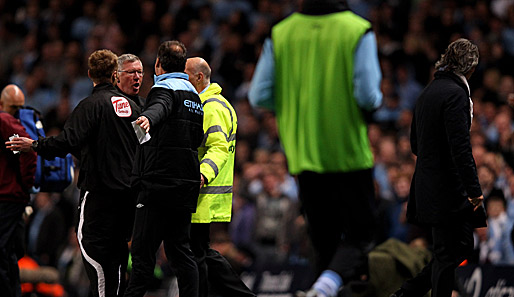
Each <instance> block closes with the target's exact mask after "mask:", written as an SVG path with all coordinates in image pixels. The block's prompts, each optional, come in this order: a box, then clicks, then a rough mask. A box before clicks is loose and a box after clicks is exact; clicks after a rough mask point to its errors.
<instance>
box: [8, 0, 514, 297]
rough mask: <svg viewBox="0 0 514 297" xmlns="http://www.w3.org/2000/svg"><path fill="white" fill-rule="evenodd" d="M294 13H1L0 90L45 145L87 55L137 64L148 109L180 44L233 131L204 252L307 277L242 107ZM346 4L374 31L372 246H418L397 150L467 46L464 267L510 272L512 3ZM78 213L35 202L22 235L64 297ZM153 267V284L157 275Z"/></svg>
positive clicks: (244, 9) (20, 9)
mask: <svg viewBox="0 0 514 297" xmlns="http://www.w3.org/2000/svg"><path fill="white" fill-rule="evenodd" d="M296 2H297V1H295V0H281V1H271V0H251V1H244V0H219V1H209V0H176V1H171V0H169V1H152V0H140V1H122V0H103V1H100V0H98V1H95V0H86V1H79V0H23V1H7V0H0V53H1V55H0V83H1V85H2V86H5V85H7V84H10V83H13V84H16V85H18V86H19V87H20V88H21V89H22V90H23V92H24V93H25V96H26V104H27V105H29V106H32V107H35V108H37V109H38V110H40V111H41V112H42V114H43V119H44V124H45V127H46V129H47V135H55V134H56V133H57V132H58V131H60V130H61V129H62V128H63V125H64V122H65V120H66V119H67V117H68V116H69V114H70V112H71V110H72V109H73V108H74V107H75V106H76V105H77V104H78V102H79V101H80V100H81V99H83V98H85V97H87V96H88V95H89V94H90V93H91V90H92V88H93V85H92V84H91V82H90V81H89V79H88V77H87V57H88V56H89V55H90V54H91V53H92V52H93V51H95V50H97V49H101V48H106V49H110V50H112V51H113V52H114V53H116V54H117V55H121V54H124V53H132V54H135V55H137V56H139V57H140V58H141V60H142V62H143V65H144V70H145V73H144V77H143V82H142V85H141V91H140V95H141V96H143V97H146V95H147V94H148V92H149V90H150V87H151V86H152V84H153V65H154V62H155V54H156V51H157V47H158V46H159V44H160V43H161V42H162V41H164V40H171V39H177V40H180V41H181V42H183V43H184V44H185V46H186V47H187V49H188V54H189V56H191V57H193V56H199V57H203V58H204V59H205V60H206V61H208V62H209V64H210V65H211V68H212V81H213V82H218V83H220V85H221V86H223V95H224V97H226V98H227V99H228V100H229V101H230V102H231V103H232V105H233V106H234V107H235V109H236V112H237V116H238V119H239V122H238V125H239V129H238V130H239V131H238V133H237V143H236V161H235V173H234V174H235V179H234V200H233V217H232V222H231V223H230V224H228V225H226V224H219V225H215V224H214V225H213V228H211V234H212V237H211V238H212V246H213V248H215V249H218V250H219V251H220V252H222V253H223V254H224V255H225V256H226V257H227V258H229V259H230V260H231V263H232V264H233V267H234V268H236V269H237V270H238V271H240V272H242V271H252V269H256V268H258V267H263V266H265V265H267V263H277V262H278V263H292V262H295V263H299V262H302V261H303V263H305V262H308V259H309V243H308V240H307V237H306V232H305V222H304V220H303V218H302V216H301V209H300V207H299V203H298V189H297V186H296V183H295V180H294V178H293V177H292V176H290V175H289V174H288V171H287V162H286V159H285V156H284V153H283V151H282V149H281V145H280V142H279V139H278V133H277V127H276V122H275V117H274V114H273V113H271V112H269V111H265V110H257V109H253V108H252V107H251V106H250V104H249V103H248V99H247V91H248V88H249V85H250V82H251V79H252V74H253V71H254V68H255V65H256V62H257V59H258V58H259V54H260V50H261V47H262V44H263V41H264V39H265V38H266V37H267V36H268V35H269V33H270V28H271V26H272V25H274V24H276V23H277V22H278V21H280V20H282V19H283V18H284V17H286V16H287V15H289V14H290V13H292V12H294V11H295V10H296V8H297V3H296ZM348 3H349V6H350V8H351V9H352V10H353V11H355V12H356V13H358V14H359V15H361V16H363V17H365V18H366V19H368V20H370V22H371V23H372V25H373V30H374V32H375V34H376V36H377V44H378V51H379V59H380V66H381V70H382V84H381V89H382V92H383V95H384V103H383V105H382V106H381V107H380V108H379V109H378V110H377V111H376V112H375V113H374V114H372V115H370V118H369V122H370V123H369V139H370V142H371V145H372V149H373V152H374V156H375V168H374V177H375V182H376V213H377V215H378V217H379V218H380V224H379V226H380V232H379V234H378V235H377V243H381V242H384V241H385V240H387V239H388V238H396V239H398V240H401V241H403V242H406V243H416V244H420V243H421V245H424V246H426V247H428V246H429V245H428V244H429V242H430V238H429V236H428V235H427V233H426V232H425V231H424V230H423V229H421V228H419V227H416V226H413V225H410V224H408V223H407V222H406V220H405V210H406V201H407V199H408V196H409V187H410V182H411V178H412V174H413V172H414V164H415V162H414V161H415V156H414V155H413V154H412V153H411V150H410V143H409V133H410V123H411V119H412V110H413V108H414V105H415V102H416V99H417V97H418V95H419V94H420V92H421V91H422V89H423V88H424V86H425V85H426V84H427V83H428V82H429V81H430V80H431V78H432V74H433V72H434V63H435V61H436V60H437V59H438V58H439V55H440V54H441V53H442V52H443V51H444V49H445V47H446V46H447V44H449V43H450V42H451V41H453V40H455V39H457V38H459V37H465V38H468V39H470V40H472V41H473V42H474V43H475V44H477V45H478V47H479V51H480V62H479V64H478V67H477V69H476V71H475V74H474V75H473V77H472V78H471V80H470V87H471V93H472V96H471V97H472V99H473V111H474V116H473V125H472V131H471V135H472V138H471V142H472V147H473V155H474V157H475V160H476V163H477V164H476V165H477V170H478V175H479V179H480V183H481V186H482V191H483V193H484V197H485V206H486V209H487V215H488V225H489V227H488V228H487V229H477V230H476V242H477V244H476V246H477V247H478V248H477V251H476V258H475V259H470V260H471V261H475V262H476V263H491V264H510V265H514V248H513V247H512V239H511V236H512V235H511V232H512V227H513V223H514V121H513V116H514V115H513V110H512V107H510V106H509V104H508V96H509V94H513V93H514V72H513V69H514V1H500V0H492V1H481V0H477V1H473V0H470V1H464V0H451V1H434V0H419V1H406V0H397V1H391V0H389V1H387V0H386V1H378V0H369V1H359V0H349V1H348ZM78 166H80V164H78ZM320 195H322V191H320ZM78 199H79V198H78V190H77V189H76V188H75V187H70V188H68V189H67V190H66V191H65V192H63V193H39V194H37V195H35V197H34V200H33V203H32V207H33V209H34V214H33V215H32V216H31V217H29V218H28V226H27V237H26V238H27V253H28V255H29V256H30V257H32V258H33V259H35V260H36V261H37V262H38V264H39V265H45V266H46V265H47V266H54V267H56V268H57V269H58V270H59V271H60V277H61V282H60V283H61V284H62V285H63V286H64V288H65V290H66V292H67V293H68V294H69V296H87V286H88V282H87V277H86V275H85V272H84V271H83V270H82V269H83V268H81V265H82V261H81V259H80V250H79V247H78V245H77V243H76V239H75V234H74V225H75V220H76V216H77V211H76V206H77V205H78ZM160 261H161V263H160V264H163V265H162V267H161V266H159V267H158V268H159V269H162V270H156V276H157V277H158V276H159V275H161V274H164V275H166V274H168V275H169V271H167V268H166V266H165V265H164V264H165V260H164V259H160ZM157 271H160V272H159V273H158V272H157ZM158 278H159V277H158ZM156 286H158V285H156Z"/></svg>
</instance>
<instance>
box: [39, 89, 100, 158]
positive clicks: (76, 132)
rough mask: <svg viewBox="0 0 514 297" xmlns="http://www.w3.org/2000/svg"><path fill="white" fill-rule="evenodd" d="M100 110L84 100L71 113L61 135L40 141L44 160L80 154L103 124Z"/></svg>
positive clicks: (40, 153)
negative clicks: (98, 127)
mask: <svg viewBox="0 0 514 297" xmlns="http://www.w3.org/2000/svg"><path fill="white" fill-rule="evenodd" d="M100 108H101V107H100V106H99V105H98V104H95V103H94V102H92V101H91V100H87V98H86V99H84V100H82V101H81V102H80V103H79V105H77V107H76V108H75V109H74V110H73V112H72V113H71V115H70V117H69V118H68V120H67V121H66V123H65V124H64V129H63V130H62V131H61V133H59V134H58V135H56V136H50V137H46V138H43V139H40V141H39V147H38V150H37V153H38V154H39V155H41V156H42V157H43V158H48V159H50V158H54V157H65V156H66V154H68V153H74V154H76V153H77V152H79V151H80V150H81V148H82V147H84V146H85V143H86V142H87V141H88V139H89V137H90V136H91V134H92V132H93V131H95V130H96V129H97V126H98V125H101V124H102V123H101V116H102V111H101V110H100Z"/></svg>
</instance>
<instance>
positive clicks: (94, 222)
mask: <svg viewBox="0 0 514 297" xmlns="http://www.w3.org/2000/svg"><path fill="white" fill-rule="evenodd" d="M88 64H89V73H88V74H89V77H90V78H91V79H92V80H93V83H94V89H93V93H92V94H91V95H90V96H89V97H87V98H85V99H83V100H82V101H81V102H80V103H79V104H78V105H77V107H76V108H75V109H74V110H73V112H72V114H71V115H70V117H69V119H68V120H67V121H66V124H65V125H64V130H63V131H62V132H61V133H60V134H59V135H57V136H52V137H47V138H42V139H40V140H38V141H34V142H33V141H32V140H30V139H28V138H20V140H23V141H25V142H24V144H23V145H22V147H21V148H20V150H22V151H27V150H30V145H31V144H32V149H33V150H35V151H36V152H37V153H38V154H39V155H41V156H43V157H55V156H65V155H66V154H67V153H69V152H71V153H73V154H74V155H75V156H76V157H77V158H78V159H79V160H80V173H79V178H78V187H79V188H80V191H81V195H80V196H81V198H80V199H81V200H80V206H79V220H78V226H77V238H78V242H79V245H80V250H81V252H82V257H83V260H84V265H85V268H86V271H87V274H88V277H89V280H90V282H91V283H90V292H91V293H92V294H93V296H100V297H102V296H122V295H123V292H124V288H125V272H126V267H127V261H128V244H127V242H128V240H129V239H130V236H131V232H132V227H133V219H134V210H135V207H134V206H135V198H136V193H135V191H133V190H131V186H130V174H131V172H132V165H133V159H134V154H135V151H136V147H137V145H138V140H137V137H136V134H135V132H134V129H133V127H132V124H131V122H132V121H135V120H136V119H137V117H138V116H139V113H140V112H141V110H140V107H139V106H138V105H137V104H136V103H135V102H134V101H132V100H131V99H129V98H127V97H124V96H123V95H122V94H121V93H120V92H119V91H117V90H116V89H115V88H114V86H113V85H112V78H113V75H114V73H115V72H116V69H117V56H116V55H115V54H114V53H112V52H111V51H109V50H99V51H96V52H94V53H93V54H91V56H90V57H89V60H88Z"/></svg>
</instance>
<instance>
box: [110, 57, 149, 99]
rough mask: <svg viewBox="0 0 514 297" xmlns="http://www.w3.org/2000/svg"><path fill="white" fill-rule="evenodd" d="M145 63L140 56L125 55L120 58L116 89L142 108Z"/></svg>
mask: <svg viewBox="0 0 514 297" xmlns="http://www.w3.org/2000/svg"><path fill="white" fill-rule="evenodd" d="M143 75H144V72H143V63H142V62H141V59H139V57H138V56H136V55H133V54H123V55H121V56H119V57H118V70H117V71H116V88H117V89H118V90H119V91H121V92H122V93H123V94H124V95H126V96H127V97H129V98H130V99H132V100H134V102H136V103H137V104H138V105H139V106H140V107H143V106H144V104H145V103H144V98H143V97H141V96H139V90H140V89H141V84H142V83H143Z"/></svg>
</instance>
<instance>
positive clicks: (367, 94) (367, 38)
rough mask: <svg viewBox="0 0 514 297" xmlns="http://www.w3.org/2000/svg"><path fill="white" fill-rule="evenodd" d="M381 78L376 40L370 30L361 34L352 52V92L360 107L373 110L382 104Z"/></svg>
mask: <svg viewBox="0 0 514 297" xmlns="http://www.w3.org/2000/svg"><path fill="white" fill-rule="evenodd" d="M381 79H382V72H381V71H380V64H379V62H378V55H377V42H376V39H375V34H374V33H373V32H372V31H370V32H368V33H366V34H364V36H362V38H361V40H360V41H359V43H358V44H357V48H356V50H355V54H354V74H353V84H354V92H353V94H354V96H355V98H356V99H357V104H358V105H359V106H360V107H361V108H362V109H364V110H367V111H373V110H375V109H377V108H378V107H379V106H380V105H381V104H382V92H381V91H380V80H381Z"/></svg>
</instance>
